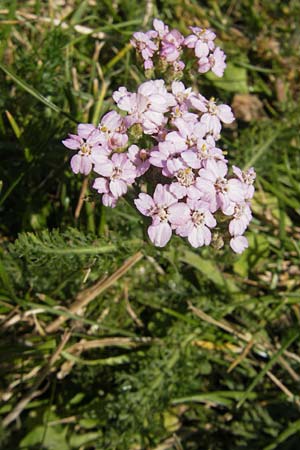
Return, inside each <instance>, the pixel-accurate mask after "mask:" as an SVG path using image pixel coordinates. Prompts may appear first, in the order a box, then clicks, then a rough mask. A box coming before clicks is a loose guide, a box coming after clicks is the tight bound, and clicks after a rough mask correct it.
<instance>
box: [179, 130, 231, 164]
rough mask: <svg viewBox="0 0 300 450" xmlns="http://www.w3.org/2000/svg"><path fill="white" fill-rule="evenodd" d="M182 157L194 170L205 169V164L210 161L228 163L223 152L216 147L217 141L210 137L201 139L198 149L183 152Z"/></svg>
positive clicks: (198, 141)
mask: <svg viewBox="0 0 300 450" xmlns="http://www.w3.org/2000/svg"><path fill="white" fill-rule="evenodd" d="M181 157H182V159H183V160H184V161H185V163H186V164H187V165H188V166H189V167H192V168H193V169H200V168H201V167H205V163H206V162H207V161H208V160H210V159H214V160H215V161H224V162H226V160H225V157H224V155H223V152H222V150H221V149H220V148H217V147H216V144H215V140H214V138H213V137H212V136H210V135H208V136H207V137H206V138H205V139H202V138H199V139H198V140H197V147H194V148H193V149H191V150H186V151H184V152H182V154H181Z"/></svg>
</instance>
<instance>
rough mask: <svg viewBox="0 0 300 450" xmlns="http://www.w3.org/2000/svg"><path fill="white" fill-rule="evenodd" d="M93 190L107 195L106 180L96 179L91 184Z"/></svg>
mask: <svg viewBox="0 0 300 450" xmlns="http://www.w3.org/2000/svg"><path fill="white" fill-rule="evenodd" d="M93 188H94V189H96V190H97V191H98V193H99V194H107V193H108V192H109V187H108V180H107V179H106V178H96V179H95V181H94V183H93Z"/></svg>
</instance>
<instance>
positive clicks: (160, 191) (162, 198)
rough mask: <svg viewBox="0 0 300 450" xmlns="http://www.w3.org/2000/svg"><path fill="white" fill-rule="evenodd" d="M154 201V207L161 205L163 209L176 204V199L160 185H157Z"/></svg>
mask: <svg viewBox="0 0 300 450" xmlns="http://www.w3.org/2000/svg"><path fill="white" fill-rule="evenodd" d="M153 198H154V201H155V203H156V205H161V206H164V207H168V206H170V205H172V204H173V203H176V202H177V199H176V197H175V196H174V195H172V194H171V193H170V192H169V191H168V190H167V187H166V186H163V185H162V184H158V185H157V186H156V189H155V191H154V194H153Z"/></svg>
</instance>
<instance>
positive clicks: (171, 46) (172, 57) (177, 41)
mask: <svg viewBox="0 0 300 450" xmlns="http://www.w3.org/2000/svg"><path fill="white" fill-rule="evenodd" d="M183 41H184V37H183V36H182V34H181V33H180V32H179V31H178V30H172V31H171V32H170V33H167V34H166V35H165V36H164V37H163V40H162V50H161V52H160V56H162V57H163V58H165V59H166V61H168V62H171V63H172V62H174V61H176V60H177V59H178V58H179V56H180V51H181V44H182V43H183Z"/></svg>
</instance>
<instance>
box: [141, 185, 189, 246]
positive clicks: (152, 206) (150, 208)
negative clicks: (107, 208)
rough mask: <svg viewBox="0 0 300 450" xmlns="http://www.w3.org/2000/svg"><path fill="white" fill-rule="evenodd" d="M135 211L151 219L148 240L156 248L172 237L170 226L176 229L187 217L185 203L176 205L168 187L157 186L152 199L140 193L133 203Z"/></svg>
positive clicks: (187, 212)
mask: <svg viewBox="0 0 300 450" xmlns="http://www.w3.org/2000/svg"><path fill="white" fill-rule="evenodd" d="M134 203H135V206H136V207H137V209H138V210H139V211H140V212H141V213H142V214H143V215H144V216H148V217H151V218H152V225H150V226H149V228H148V235H149V238H150V240H151V241H152V242H153V244H154V245H156V246H157V247H164V246H165V245H166V244H167V243H168V242H169V240H170V239H171V236H172V226H174V227H176V226H179V225H181V224H183V223H184V222H185V220H186V219H187V217H188V215H189V208H188V207H187V205H186V204H185V203H178V200H177V198H176V197H174V196H173V195H172V194H171V193H170V192H169V188H168V186H163V185H161V184H158V185H157V186H156V188H155V191H154V194H153V198H152V197H151V196H150V195H148V194H144V193H141V194H140V195H139V197H138V198H137V199H136V200H135V201H134Z"/></svg>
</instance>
